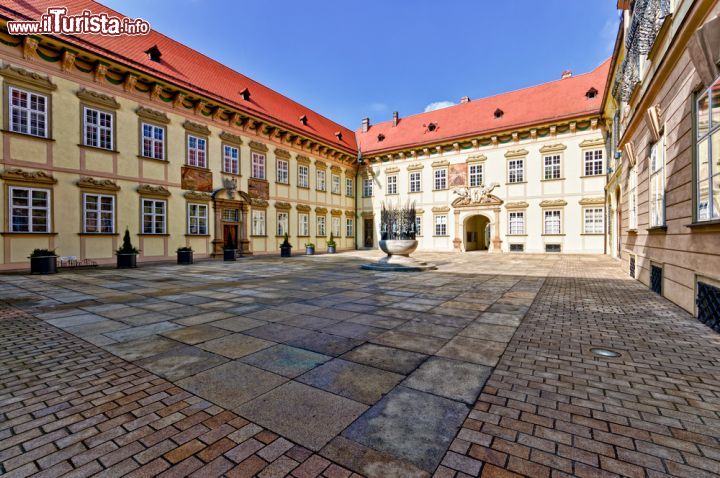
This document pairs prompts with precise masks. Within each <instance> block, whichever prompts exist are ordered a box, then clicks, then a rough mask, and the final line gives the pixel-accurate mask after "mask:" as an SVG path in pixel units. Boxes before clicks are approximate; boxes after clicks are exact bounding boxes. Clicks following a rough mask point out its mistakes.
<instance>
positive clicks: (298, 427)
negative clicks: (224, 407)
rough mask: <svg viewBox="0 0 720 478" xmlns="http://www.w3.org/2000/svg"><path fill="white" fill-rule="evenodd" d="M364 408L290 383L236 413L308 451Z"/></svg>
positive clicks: (295, 383) (332, 435)
mask: <svg viewBox="0 0 720 478" xmlns="http://www.w3.org/2000/svg"><path fill="white" fill-rule="evenodd" d="M367 408H368V407H367V406H366V405H363V404H361V403H358V402H355V401H353V400H350V399H348V398H344V397H340V396H338V395H335V394H333V393H329V392H325V391H323V390H320V389H317V388H315V387H310V386H308V385H304V384H302V383H298V382H294V381H290V382H288V383H285V384H284V385H281V386H280V387H278V388H276V389H274V390H272V391H270V392H268V393H266V394H264V395H261V396H259V397H257V398H256V399H254V400H252V401H250V402H247V403H245V404H243V405H241V406H240V407H238V408H236V409H235V412H237V413H238V414H239V415H241V416H243V417H245V418H247V419H248V420H252V421H253V422H255V423H257V424H259V425H261V426H263V427H266V428H268V429H270V430H272V431H274V432H276V433H279V434H280V435H282V436H284V437H286V438H288V439H290V440H292V441H294V442H296V443H298V444H300V445H302V446H304V447H306V448H309V449H311V450H315V451H317V450H319V449H320V448H322V447H323V446H324V445H325V444H326V443H327V442H329V441H330V440H331V439H332V438H333V437H335V436H336V435H337V434H339V433H340V432H341V431H343V430H344V429H345V428H346V427H347V426H348V425H350V423H352V422H353V421H354V420H355V419H356V418H357V417H358V416H360V415H361V414H362V413H363V412H364V411H365V410H367Z"/></svg>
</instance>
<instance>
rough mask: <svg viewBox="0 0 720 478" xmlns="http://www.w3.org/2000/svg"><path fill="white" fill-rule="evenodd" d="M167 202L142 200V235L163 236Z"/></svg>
mask: <svg viewBox="0 0 720 478" xmlns="http://www.w3.org/2000/svg"><path fill="white" fill-rule="evenodd" d="M166 207H167V202H165V201H164V200H159V199H143V200H142V221H143V224H142V231H143V234H165V219H166V217H167V214H166V209H165V208H166Z"/></svg>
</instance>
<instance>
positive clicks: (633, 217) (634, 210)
mask: <svg viewBox="0 0 720 478" xmlns="http://www.w3.org/2000/svg"><path fill="white" fill-rule="evenodd" d="M637 183H638V174H637V164H636V165H635V166H633V167H632V168H630V171H629V173H628V211H629V213H630V217H629V218H628V226H629V228H630V229H637V227H638V203H637V201H638V197H637Z"/></svg>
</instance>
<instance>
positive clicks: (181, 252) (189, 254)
mask: <svg viewBox="0 0 720 478" xmlns="http://www.w3.org/2000/svg"><path fill="white" fill-rule="evenodd" d="M176 252H177V263H178V264H192V263H193V250H192V247H178V249H177V251H176Z"/></svg>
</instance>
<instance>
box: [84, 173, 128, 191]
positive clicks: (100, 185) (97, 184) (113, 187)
mask: <svg viewBox="0 0 720 478" xmlns="http://www.w3.org/2000/svg"><path fill="white" fill-rule="evenodd" d="M76 184H77V185H78V187H79V188H85V189H101V190H103V191H120V186H118V185H117V183H116V182H115V181H113V180H111V179H95V178H91V177H87V176H86V177H82V178H80V179H79V180H78V182H77V183H76Z"/></svg>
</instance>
